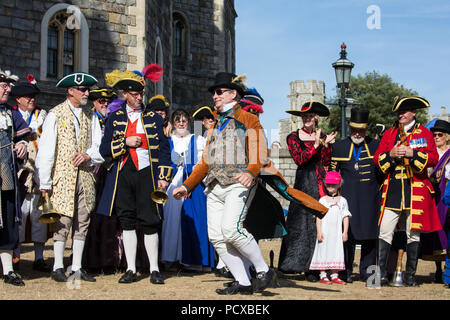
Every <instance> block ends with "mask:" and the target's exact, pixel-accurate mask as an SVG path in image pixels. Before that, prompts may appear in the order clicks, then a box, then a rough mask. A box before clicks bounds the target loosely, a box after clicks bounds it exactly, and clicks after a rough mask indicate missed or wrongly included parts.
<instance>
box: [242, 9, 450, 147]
mask: <svg viewBox="0 0 450 320" xmlns="http://www.w3.org/2000/svg"><path fill="white" fill-rule="evenodd" d="M371 5H376V6H378V7H379V8H380V13H381V29H373V30H370V29H369V28H368V27H367V20H368V19H369V18H370V17H371V16H372V14H373V13H372V12H371V13H367V8H368V7H369V6H371ZM235 7H236V11H237V14H238V18H237V20H236V73H237V74H242V73H246V74H247V78H248V83H247V85H248V86H249V87H255V88H256V89H257V90H258V91H259V93H260V94H261V95H262V97H263V98H264V100H265V103H264V106H263V107H264V113H263V114H262V116H261V123H262V125H263V126H264V128H265V129H266V130H267V131H268V132H267V133H268V136H269V140H270V141H271V142H273V141H274V140H276V139H277V138H278V137H277V136H276V135H277V133H276V130H277V129H278V121H279V120H280V119H285V118H289V115H288V114H287V113H286V112H285V111H286V110H289V99H288V98H287V96H288V94H289V83H290V82H292V81H296V80H323V81H324V82H325V90H326V95H327V98H328V99H331V98H332V97H334V96H335V95H336V91H335V90H336V89H335V88H336V78H335V73H334V69H333V68H332V66H331V64H332V63H333V62H335V61H336V60H337V59H338V58H339V51H340V45H341V43H342V42H345V44H346V45H347V52H348V55H347V58H348V59H349V60H350V61H352V62H353V63H354V64H355V67H354V68H353V71H352V75H354V76H356V75H358V74H365V73H366V72H371V71H376V72H378V73H380V74H387V75H389V76H390V77H391V78H392V80H393V81H394V82H397V83H399V84H401V85H403V86H404V87H406V88H409V89H413V90H415V91H417V92H418V93H419V95H421V96H422V97H424V98H426V99H427V100H428V101H429V102H430V104H431V108H430V110H429V113H430V116H431V115H434V114H441V107H442V106H446V107H447V112H448V113H450V1H448V0H429V1H423V0H409V1H407V0H385V1H375V0H316V1H312V0H308V1H307V0H277V1H273V0H271V1H269V0H235ZM274 130H275V131H274Z"/></svg>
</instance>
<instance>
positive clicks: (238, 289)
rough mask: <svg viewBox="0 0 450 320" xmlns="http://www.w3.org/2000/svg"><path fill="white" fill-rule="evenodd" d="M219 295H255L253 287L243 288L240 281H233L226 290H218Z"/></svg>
mask: <svg viewBox="0 0 450 320" xmlns="http://www.w3.org/2000/svg"><path fill="white" fill-rule="evenodd" d="M216 292H217V294H220V295H234V294H244V295H251V294H253V287H252V286H241V285H240V284H239V282H238V281H233V282H232V283H231V285H230V286H229V287H227V288H225V289H216Z"/></svg>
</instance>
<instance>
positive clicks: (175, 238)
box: [161, 109, 214, 271]
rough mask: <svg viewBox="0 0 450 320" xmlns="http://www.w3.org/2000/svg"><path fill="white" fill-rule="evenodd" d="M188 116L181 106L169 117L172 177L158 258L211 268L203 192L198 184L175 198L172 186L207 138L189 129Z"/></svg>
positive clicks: (184, 176)
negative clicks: (190, 190)
mask: <svg viewBox="0 0 450 320" xmlns="http://www.w3.org/2000/svg"><path fill="white" fill-rule="evenodd" d="M189 122H190V116H189V114H188V113H187V112H186V111H185V110H184V109H178V110H175V112H174V113H173V114H172V117H171V123H172V126H173V128H174V131H173V133H172V136H171V138H170V139H169V142H170V147H171V153H172V163H173V167H174V177H173V180H172V182H171V183H170V185H169V187H168V189H167V192H166V193H167V195H168V196H169V199H168V201H167V202H166V204H165V205H164V219H163V226H162V239H161V247H162V248H161V260H162V261H163V262H166V263H169V264H174V263H177V262H178V263H179V264H181V265H182V267H183V268H184V269H191V270H196V271H210V268H213V267H214V250H213V247H212V245H211V243H210V242H209V239H208V231H207V222H206V196H205V194H204V193H203V192H204V186H199V188H196V189H195V190H194V192H193V193H192V194H191V195H190V197H189V198H187V199H186V200H176V199H174V198H173V196H172V190H173V189H175V188H177V187H179V186H180V185H181V183H182V182H183V181H184V180H186V179H187V177H188V176H189V175H190V174H191V173H192V170H193V169H194V166H195V164H196V163H197V162H198V161H199V160H200V159H201V156H202V152H203V149H204V147H205V144H206V139H205V138H204V137H202V136H199V135H194V134H191V133H190V132H189Z"/></svg>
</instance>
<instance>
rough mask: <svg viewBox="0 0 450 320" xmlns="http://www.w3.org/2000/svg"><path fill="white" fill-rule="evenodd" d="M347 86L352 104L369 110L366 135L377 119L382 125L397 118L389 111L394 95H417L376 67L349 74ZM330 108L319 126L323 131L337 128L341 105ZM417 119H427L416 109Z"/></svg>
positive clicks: (373, 128) (373, 135)
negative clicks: (352, 99) (328, 113)
mask: <svg viewBox="0 0 450 320" xmlns="http://www.w3.org/2000/svg"><path fill="white" fill-rule="evenodd" d="M350 90H351V93H352V96H353V98H354V99H355V100H356V101H357V102H358V103H359V105H357V106H356V108H361V109H366V110H369V111H370V114H369V131H368V135H369V136H371V137H375V135H376V124H377V123H380V124H384V125H385V126H386V129H388V128H390V127H392V125H393V124H394V122H395V120H396V119H397V117H396V113H394V112H392V107H393V104H394V100H395V97H405V96H417V95H418V93H417V92H416V91H414V90H411V89H407V88H405V87H404V86H403V85H400V84H398V83H395V82H393V81H392V79H391V77H389V76H388V75H386V74H384V75H380V74H378V73H377V72H376V71H372V72H367V73H366V74H365V75H358V76H356V77H353V76H352V79H351V89H350ZM332 100H333V101H338V97H337V96H336V97H334V98H333V99H332ZM330 111H331V115H330V117H329V118H328V120H326V121H323V123H322V124H321V127H322V128H323V130H325V132H326V133H330V132H331V131H338V132H340V131H341V130H340V128H341V108H340V107H339V105H332V106H331V110H330ZM417 119H418V121H419V122H420V123H422V124H426V123H428V114H427V111H426V110H425V109H420V110H419V111H418V113H417Z"/></svg>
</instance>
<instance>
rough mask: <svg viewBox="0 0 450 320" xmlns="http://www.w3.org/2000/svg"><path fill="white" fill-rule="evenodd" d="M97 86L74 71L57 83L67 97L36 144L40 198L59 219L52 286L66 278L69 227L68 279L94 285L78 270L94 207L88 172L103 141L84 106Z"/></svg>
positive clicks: (98, 160)
mask: <svg viewBox="0 0 450 320" xmlns="http://www.w3.org/2000/svg"><path fill="white" fill-rule="evenodd" d="M96 83H97V79H95V78H94V77H93V76H91V75H89V74H87V73H83V72H75V73H72V74H69V75H67V76H65V77H63V78H62V79H61V80H60V81H59V82H58V83H57V84H56V87H58V88H64V89H65V90H66V95H67V99H66V100H65V101H64V102H63V103H61V104H59V105H57V106H56V107H54V108H52V109H51V110H50V111H49V113H48V115H47V118H46V120H45V122H44V125H43V129H42V135H41V139H40V141H39V150H38V154H37V157H36V168H37V170H38V173H39V181H40V189H41V194H42V196H43V197H45V196H46V194H47V195H48V194H49V195H50V201H51V203H52V205H53V208H54V209H55V211H56V212H58V213H59V214H60V215H61V218H60V219H59V221H57V222H55V223H54V225H53V231H54V232H53V241H54V244H53V252H54V255H55V261H54V264H53V272H52V274H51V277H52V279H53V280H55V281H56V282H66V281H67V279H68V278H67V276H66V274H65V271H64V264H63V259H64V249H65V247H66V242H67V238H68V236H69V232H70V230H71V228H72V230H73V246H72V248H73V249H72V250H73V257H72V267H71V276H75V277H77V279H81V280H84V281H89V282H94V281H95V279H94V278H93V277H92V276H90V275H89V274H87V272H86V271H85V270H84V269H82V268H81V259H82V255H83V249H84V245H85V239H86V234H87V230H88V227H89V221H90V213H91V211H92V210H93V209H94V205H95V179H94V176H93V168H94V165H99V164H101V163H102V162H103V158H102V157H101V155H100V153H99V150H98V148H99V146H100V142H101V138H102V132H101V129H100V125H99V122H98V121H97V120H96V119H95V118H94V115H93V114H92V111H91V109H90V108H89V107H87V102H88V96H89V89H90V87H91V86H93V85H95V84H96Z"/></svg>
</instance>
